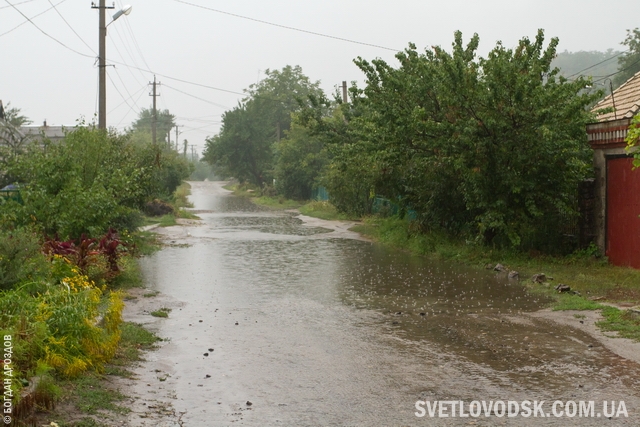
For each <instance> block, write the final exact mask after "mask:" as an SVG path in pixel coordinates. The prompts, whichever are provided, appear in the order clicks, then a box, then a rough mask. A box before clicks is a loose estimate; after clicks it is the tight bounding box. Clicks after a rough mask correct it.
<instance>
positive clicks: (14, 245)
mask: <svg viewBox="0 0 640 427" xmlns="http://www.w3.org/2000/svg"><path fill="white" fill-rule="evenodd" d="M47 273H48V262H47V260H46V257H45V256H44V255H43V254H42V252H41V249H40V242H39V241H38V238H37V237H36V235H35V233H33V232H31V231H28V230H26V229H16V230H13V231H0V289H10V288H12V287H13V286H15V285H16V284H18V283H20V282H23V281H29V280H31V281H33V280H39V279H42V278H45V277H46V276H47Z"/></svg>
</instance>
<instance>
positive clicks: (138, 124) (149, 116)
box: [131, 108, 176, 145]
mask: <svg viewBox="0 0 640 427" xmlns="http://www.w3.org/2000/svg"><path fill="white" fill-rule="evenodd" d="M156 117H157V118H156V138H157V142H158V144H162V145H166V144H167V135H168V133H169V132H170V131H171V129H173V128H174V127H175V125H176V117H175V116H174V115H173V114H171V113H170V112H169V110H156ZM152 126H153V109H152V108H148V109H147V108H143V109H141V110H140V113H139V114H138V119H137V120H136V121H135V122H133V123H132V125H131V128H132V130H133V131H141V132H143V133H144V134H149V135H151V132H152V130H151V129H152Z"/></svg>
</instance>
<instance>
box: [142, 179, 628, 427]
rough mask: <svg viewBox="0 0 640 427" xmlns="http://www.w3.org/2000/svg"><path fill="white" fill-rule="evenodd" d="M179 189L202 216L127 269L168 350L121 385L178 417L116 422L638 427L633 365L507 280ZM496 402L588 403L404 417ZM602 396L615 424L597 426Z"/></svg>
mask: <svg viewBox="0 0 640 427" xmlns="http://www.w3.org/2000/svg"><path fill="white" fill-rule="evenodd" d="M191 191H192V195H191V197H190V199H191V201H192V202H193V204H194V206H195V209H197V210H198V211H199V213H198V215H199V216H200V217H201V218H202V221H200V222H199V224H197V225H188V226H182V227H171V228H170V229H164V230H161V231H160V232H161V233H163V234H164V235H165V239H166V241H167V243H168V244H169V245H168V246H167V247H165V248H164V249H163V250H161V251H160V252H158V253H156V254H155V255H153V256H150V257H147V258H145V259H143V261H142V268H143V272H144V276H145V282H146V286H147V287H148V288H150V289H154V290H157V291H159V292H161V296H160V297H159V298H160V299H159V300H158V304H160V301H161V302H162V304H163V305H166V306H168V307H170V308H172V311H171V313H170V315H169V317H168V318H167V319H155V318H150V317H148V316H146V318H147V319H154V320H153V322H152V323H151V324H150V327H151V328H152V329H154V330H155V331H156V332H157V334H158V335H159V336H160V337H162V338H165V339H166V340H167V341H166V342H165V343H163V344H162V345H161V346H160V348H159V349H158V350H156V351H154V352H151V353H148V354H147V356H146V357H147V359H148V361H147V362H145V364H144V365H143V366H142V367H141V369H140V373H139V374H140V375H141V379H140V381H138V382H136V385H135V386H134V387H136V388H138V389H139V391H140V392H141V393H142V392H144V393H146V395H147V396H148V395H150V393H151V395H153V396H154V399H155V400H154V402H155V403H154V405H156V406H158V405H166V407H167V408H169V407H171V408H172V411H174V413H175V414H176V416H177V417H176V419H174V420H173V421H161V420H153V419H146V418H141V417H140V416H138V415H137V414H139V411H138V410H139V409H140V408H134V409H135V410H134V413H133V414H132V415H131V419H130V425H153V426H159V425H176V426H177V425H184V426H227V425H244V426H427V425H428V426H432V425H435V426H439V425H447V426H449V425H451V426H458V425H478V426H495V425H513V426H521V425H525V426H526V425H532V426H533V425H536V426H537V425H553V426H566V425H576V426H591V425H603V424H605V425H609V424H611V425H629V426H637V425H640V421H639V415H640V414H638V411H639V410H640V404H639V401H640V399H639V398H640V382H639V379H640V366H638V364H636V363H635V362H630V361H628V360H626V359H623V358H621V357H618V356H616V355H615V354H613V353H611V352H610V351H609V350H607V349H606V348H604V347H602V346H601V345H599V344H598V342H597V341H595V340H594V339H593V338H592V337H591V336H590V335H588V334H587V333H585V332H581V331H580V330H578V329H576V328H573V327H568V326H562V325H559V324H557V323H554V322H551V321H547V320H544V319H541V318H539V317H533V316H528V315H526V313H530V312H534V311H536V310H538V309H539V308H541V307H542V306H543V305H544V303H545V301H541V300H540V299H539V297H537V296H532V295H530V294H528V293H527V292H526V290H525V289H524V287H523V286H522V285H520V284H518V283H517V282H513V281H508V280H507V279H506V278H505V277H501V276H496V274H495V273H492V272H488V271H479V270H477V269H472V268H467V267H465V266H462V265H459V264H453V263H447V262H442V261H432V260H429V259H425V258H420V257H414V256H411V255H408V254H406V253H401V252H398V251H397V250H393V249H389V248H386V247H383V246H380V245H377V244H373V243H371V242H368V241H365V240H363V239H361V238H359V236H358V235H357V234H356V233H351V232H348V231H346V229H345V228H337V229H335V228H334V229H330V228H324V227H318V226H315V225H314V224H317V223H319V221H311V222H309V223H307V222H305V221H303V220H302V219H300V218H299V217H296V215H295V214H293V213H286V212H272V211H267V210H264V209H260V208H258V207H256V206H255V205H253V204H252V203H251V202H249V201H248V200H246V199H243V198H238V197H235V196H233V195H231V194H230V193H229V192H228V191H226V190H224V189H222V183H217V182H194V183H192V190H191ZM320 223H321V221H320ZM138 314H141V313H138ZM140 317H141V316H140ZM498 400H500V401H503V402H504V404H505V406H506V405H507V404H508V401H513V402H517V403H518V404H521V403H522V402H523V401H525V400H529V401H542V400H544V401H545V404H544V412H545V413H547V414H550V413H551V405H552V403H553V402H554V401H556V400H557V401H561V402H562V406H561V407H558V408H557V409H558V411H559V410H564V409H565V402H569V401H575V402H576V404H578V402H580V401H585V402H588V401H594V415H593V418H584V417H582V418H580V417H578V415H576V416H575V417H573V418H572V417H567V416H564V417H562V418H556V417H553V416H551V417H544V418H542V417H541V415H542V414H540V413H537V414H536V415H537V417H535V418H534V417H533V414H532V415H531V416H530V417H523V416H521V415H518V416H515V417H509V416H508V414H504V415H503V411H502V406H496V408H494V409H492V410H490V411H487V410H486V409H483V410H482V413H481V416H480V417H477V418H474V417H460V414H459V412H458V411H459V405H457V406H456V407H455V413H456V417H455V418H452V417H451V411H452V409H451V406H450V404H448V405H449V406H448V407H445V409H444V412H443V414H444V415H449V417H438V416H437V415H438V414H437V411H436V413H435V414H434V415H435V417H431V416H430V414H429V413H428V411H427V408H428V407H427V405H426V404H423V405H422V407H424V408H425V410H424V411H422V412H423V413H424V415H425V416H424V417H418V416H416V413H419V414H420V413H421V412H420V411H419V410H418V409H417V408H416V402H417V401H423V402H428V403H429V405H435V402H436V401H456V402H457V401H463V402H464V404H463V407H464V410H463V414H462V415H463V416H464V415H465V414H467V413H468V412H469V405H470V404H471V402H472V401H479V402H482V401H485V402H486V403H485V405H488V404H489V402H490V401H498ZM605 400H606V401H608V402H609V406H610V402H611V401H615V405H616V408H617V407H618V405H619V403H618V402H619V401H624V404H625V408H626V411H627V413H628V417H624V416H623V415H620V416H619V417H617V418H616V417H615V416H614V417H613V418H612V419H611V420H609V419H608V418H607V417H605V415H606V414H604V413H603V414H601V417H600V418H598V417H597V416H596V415H597V413H599V412H600V411H601V409H602V402H603V401H605ZM144 404H145V405H146V404H147V402H145V403H144ZM149 405H151V404H150V403H149ZM478 405H479V404H478ZM441 406H444V405H441ZM532 407H533V405H532ZM512 409H513V408H512ZM567 409H568V410H569V412H571V410H572V406H571V404H569V405H567ZM609 410H610V409H609ZM485 415H487V416H485ZM163 422H164V423H165V424H163Z"/></svg>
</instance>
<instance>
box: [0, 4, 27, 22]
mask: <svg viewBox="0 0 640 427" xmlns="http://www.w3.org/2000/svg"><path fill="white" fill-rule="evenodd" d="M32 1H34V0H25V1H21V2H20V3H14V5H15V6H20V5H21V4H25V3H31V2H32ZM8 7H11V6H0V9H6V8H8ZM32 18H33V17H32Z"/></svg>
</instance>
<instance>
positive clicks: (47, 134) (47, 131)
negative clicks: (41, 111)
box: [20, 120, 65, 142]
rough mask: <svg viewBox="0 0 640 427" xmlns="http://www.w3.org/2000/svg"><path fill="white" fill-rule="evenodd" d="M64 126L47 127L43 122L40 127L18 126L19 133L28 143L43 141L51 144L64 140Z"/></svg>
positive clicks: (45, 122)
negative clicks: (48, 141)
mask: <svg viewBox="0 0 640 427" xmlns="http://www.w3.org/2000/svg"><path fill="white" fill-rule="evenodd" d="M64 129H65V128H64V126H49V125H47V121H46V120H45V121H44V123H43V124H42V126H20V132H22V134H23V135H25V136H26V137H27V139H28V140H29V141H39V142H42V141H43V140H45V139H48V140H50V141H51V142H59V141H62V140H63V139H64Z"/></svg>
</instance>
